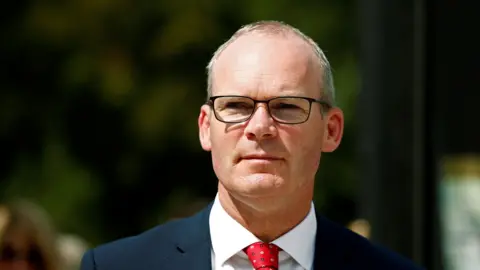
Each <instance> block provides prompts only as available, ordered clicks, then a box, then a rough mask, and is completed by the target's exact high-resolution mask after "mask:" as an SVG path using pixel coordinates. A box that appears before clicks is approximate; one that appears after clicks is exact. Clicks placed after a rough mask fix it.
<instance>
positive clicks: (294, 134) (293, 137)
mask: <svg viewBox="0 0 480 270" xmlns="http://www.w3.org/2000/svg"><path fill="white" fill-rule="evenodd" d="M317 130H318V129H317ZM289 134H290V136H289V139H288V142H289V145H288V146H287V147H288V149H289V152H290V154H291V155H292V156H293V157H295V158H294V167H295V168H294V171H295V173H301V174H314V173H316V171H317V169H318V166H319V163H320V157H321V152H322V151H321V149H322V142H323V133H322V132H313V131H309V132H306V131H305V130H295V131H290V132H289Z"/></svg>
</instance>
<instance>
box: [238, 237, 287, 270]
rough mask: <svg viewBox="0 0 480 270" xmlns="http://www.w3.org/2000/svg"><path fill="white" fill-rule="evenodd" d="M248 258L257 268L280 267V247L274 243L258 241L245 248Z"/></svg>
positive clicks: (275, 268) (275, 269)
mask: <svg viewBox="0 0 480 270" xmlns="http://www.w3.org/2000/svg"><path fill="white" fill-rule="evenodd" d="M243 251H245V253H246V254H247V256H248V259H249V260H250V262H251V263H252V265H253V268H255V270H257V269H274V270H277V269H278V252H279V251H280V248H278V246H276V245H274V244H268V243H263V242H257V243H253V244H251V245H249V246H248V247H246V248H245V249H243Z"/></svg>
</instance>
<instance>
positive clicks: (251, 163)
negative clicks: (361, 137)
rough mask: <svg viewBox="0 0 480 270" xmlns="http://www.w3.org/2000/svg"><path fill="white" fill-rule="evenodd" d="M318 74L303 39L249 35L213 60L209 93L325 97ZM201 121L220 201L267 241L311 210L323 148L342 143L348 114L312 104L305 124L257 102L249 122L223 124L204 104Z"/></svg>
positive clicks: (330, 149)
mask: <svg viewBox="0 0 480 270" xmlns="http://www.w3.org/2000/svg"><path fill="white" fill-rule="evenodd" d="M321 72H322V70H321V68H320V66H319V64H318V62H317V61H316V59H315V55H314V53H313V51H312V49H311V48H310V47H309V46H308V45H307V44H306V43H305V42H304V41H303V40H302V39H300V38H298V37H296V36H293V35H291V36H284V35H283V36H271V35H270V36H267V35H260V34H255V33H253V34H247V35H244V36H242V37H240V38H239V39H237V40H236V41H234V42H233V43H232V44H230V45H229V46H228V47H227V48H226V49H225V50H224V51H223V52H222V53H221V55H220V57H219V58H218V60H217V62H216V63H215V66H214V69H213V74H214V79H213V91H212V95H213V96H217V95H242V96H248V97H251V98H253V99H258V100H265V99H269V98H273V97H277V96H301V97H309V98H315V99H320V98H321V97H322V93H321V92H322V91H321V85H322V81H321V78H322V77H321ZM198 125H199V133H200V142H201V145H202V147H203V149H204V150H206V151H211V155H212V163H213V168H214V171H215V174H216V175H217V177H218V179H219V183H218V195H219V199H220V203H221V205H222V206H223V208H224V209H225V210H226V211H227V213H229V214H230V215H231V216H232V217H233V218H234V219H235V220H237V221H238V222H239V223H240V224H242V225H243V226H244V227H245V228H247V229H248V230H249V231H251V232H252V233H253V234H255V235H256V236H257V237H259V238H260V239H261V240H263V241H266V242H270V241H272V240H274V239H276V238H278V237H279V236H281V235H282V234H284V233H285V232H287V231H289V230H290V229H291V228H293V227H294V226H296V225H297V224H298V223H300V222H301V221H302V220H303V219H304V217H305V216H306V215H307V214H308V211H309V210H310V203H311V201H312V198H313V190H314V179H315V174H316V172H317V169H318V167H319V164H320V158H321V154H322V152H332V151H334V150H335V149H336V148H337V147H338V145H339V144H340V141H341V137H342V133H343V113H342V111H341V110H340V109H339V108H336V107H333V108H331V109H330V110H328V111H327V112H325V113H324V114H323V115H322V113H321V105H320V104H317V103H313V104H312V108H311V113H310V118H309V120H308V121H307V122H305V123H302V124H297V125H288V124H280V123H277V122H275V121H274V120H273V119H272V118H271V117H270V115H269V113H268V111H267V108H266V105H265V104H258V105H257V108H256V110H255V113H254V115H253V116H252V117H251V118H250V119H249V120H248V121H246V122H244V123H238V124H225V123H222V122H220V121H218V120H217V119H216V118H215V116H214V115H213V112H212V111H211V107H209V106H207V105H204V106H202V107H201V110H200V115H199V118H198Z"/></svg>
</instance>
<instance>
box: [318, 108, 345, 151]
mask: <svg viewBox="0 0 480 270" xmlns="http://www.w3.org/2000/svg"><path fill="white" fill-rule="evenodd" d="M325 121H326V124H325V134H324V142H323V148H322V149H323V151H324V152H333V151H335V150H336V149H337V148H338V146H339V145H340V142H341V141H342V136H343V127H344V116H343V112H342V110H340V109H339V108H332V109H330V111H329V112H328V114H327V115H326V119H325Z"/></svg>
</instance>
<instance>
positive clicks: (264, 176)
mask: <svg viewBox="0 0 480 270" xmlns="http://www.w3.org/2000/svg"><path fill="white" fill-rule="evenodd" d="M234 181H235V183H234V185H235V186H236V188H235V189H237V190H239V191H240V192H241V193H243V194H244V195H246V196H249V195H250V196H255V195H268V194H273V193H278V192H279V191H280V190H282V188H283V187H284V184H285V181H284V179H283V178H282V177H280V176H278V175H274V174H270V173H254V174H249V175H247V176H242V177H238V178H237V179H235V180H234Z"/></svg>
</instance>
